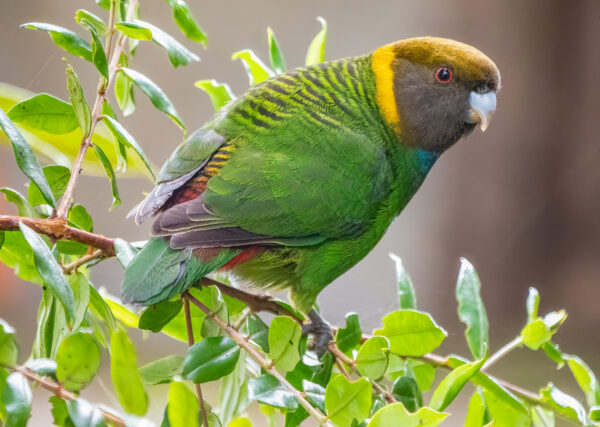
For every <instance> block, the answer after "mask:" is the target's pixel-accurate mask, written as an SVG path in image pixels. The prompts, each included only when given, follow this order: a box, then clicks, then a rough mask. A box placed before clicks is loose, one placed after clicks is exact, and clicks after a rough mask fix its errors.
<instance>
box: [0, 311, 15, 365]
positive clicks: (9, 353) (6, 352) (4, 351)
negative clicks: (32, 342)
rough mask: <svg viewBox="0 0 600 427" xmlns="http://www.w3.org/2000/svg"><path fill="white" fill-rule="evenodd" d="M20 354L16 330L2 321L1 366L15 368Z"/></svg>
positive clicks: (0, 341) (0, 324)
mask: <svg viewBox="0 0 600 427" xmlns="http://www.w3.org/2000/svg"><path fill="white" fill-rule="evenodd" d="M18 354H19V350H18V348H17V340H16V338H15V330H14V329H13V328H12V327H11V326H10V325H9V324H8V323H6V322H5V321H4V320H2V319H0V365H4V366H15V365H16V364H17V356H18Z"/></svg>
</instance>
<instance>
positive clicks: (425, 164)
mask: <svg viewBox="0 0 600 427" xmlns="http://www.w3.org/2000/svg"><path fill="white" fill-rule="evenodd" d="M439 157H440V153H436V152H434V151H425V150H421V149H420V148H419V149H417V161H418V163H419V172H421V173H423V174H427V173H429V171H430V170H431V168H432V167H433V165H434V163H435V161H436V160H437V159H438V158H439Z"/></svg>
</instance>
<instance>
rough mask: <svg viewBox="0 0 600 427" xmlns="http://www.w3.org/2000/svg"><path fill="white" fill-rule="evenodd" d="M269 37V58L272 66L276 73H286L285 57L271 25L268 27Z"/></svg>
mask: <svg viewBox="0 0 600 427" xmlns="http://www.w3.org/2000/svg"><path fill="white" fill-rule="evenodd" d="M267 37H268V39H269V59H270V60H271V66H272V67H273V70H274V71H275V73H277V74H281V73H284V72H285V70H286V68H287V67H286V66H285V59H284V57H283V53H282V52H281V48H280V47H279V43H277V39H276V38H275V33H273V30H272V29H271V27H269V28H267Z"/></svg>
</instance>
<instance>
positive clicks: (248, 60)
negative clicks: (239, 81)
mask: <svg viewBox="0 0 600 427" xmlns="http://www.w3.org/2000/svg"><path fill="white" fill-rule="evenodd" d="M238 58H239V59H241V61H242V64H243V65H244V69H245V70H246V74H247V75H248V79H249V80H250V86H252V85H255V84H257V83H260V82H263V81H265V80H267V79H270V78H271V77H273V76H274V75H275V73H274V72H273V71H272V70H271V69H270V68H269V67H267V65H266V64H265V63H264V62H262V61H261V60H260V59H259V58H258V56H256V54H255V53H254V52H252V51H251V50H250V49H244V50H240V51H239V52H236V53H234V54H233V56H232V57H231V59H238Z"/></svg>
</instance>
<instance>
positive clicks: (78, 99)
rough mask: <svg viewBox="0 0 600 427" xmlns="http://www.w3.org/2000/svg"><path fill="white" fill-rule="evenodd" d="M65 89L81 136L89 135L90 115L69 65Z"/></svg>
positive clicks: (77, 81)
mask: <svg viewBox="0 0 600 427" xmlns="http://www.w3.org/2000/svg"><path fill="white" fill-rule="evenodd" d="M67 89H68V90H69V94H70V97H69V100H70V101H71V105H72V106H73V111H74V112H75V117H77V121H78V122H79V127H80V128H81V132H83V135H89V134H90V131H91V129H92V114H91V113H90V107H89V106H88V104H87V102H86V100H85V96H84V94H83V89H82V88H81V83H79V77H77V74H76V73H75V70H74V69H73V67H71V65H69V64H67Z"/></svg>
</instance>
